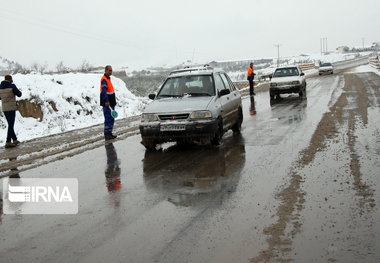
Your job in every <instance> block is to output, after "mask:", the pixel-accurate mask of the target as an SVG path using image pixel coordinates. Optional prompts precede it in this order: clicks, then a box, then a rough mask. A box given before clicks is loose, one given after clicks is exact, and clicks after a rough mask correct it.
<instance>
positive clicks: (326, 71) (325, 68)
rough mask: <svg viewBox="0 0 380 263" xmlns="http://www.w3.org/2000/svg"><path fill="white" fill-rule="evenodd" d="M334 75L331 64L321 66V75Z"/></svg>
mask: <svg viewBox="0 0 380 263" xmlns="http://www.w3.org/2000/svg"><path fill="white" fill-rule="evenodd" d="M323 74H334V70H333V66H332V64H331V63H322V64H320V66H319V75H323Z"/></svg>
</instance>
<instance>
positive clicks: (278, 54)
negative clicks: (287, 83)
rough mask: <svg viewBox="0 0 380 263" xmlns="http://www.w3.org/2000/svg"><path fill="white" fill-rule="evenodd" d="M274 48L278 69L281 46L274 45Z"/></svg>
mask: <svg viewBox="0 0 380 263" xmlns="http://www.w3.org/2000/svg"><path fill="white" fill-rule="evenodd" d="M274 46H275V47H277V67H279V65H280V47H281V45H280V44H277V45H274Z"/></svg>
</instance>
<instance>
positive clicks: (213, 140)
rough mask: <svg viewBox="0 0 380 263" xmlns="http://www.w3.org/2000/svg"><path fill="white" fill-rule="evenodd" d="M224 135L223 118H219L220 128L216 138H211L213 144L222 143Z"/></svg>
mask: <svg viewBox="0 0 380 263" xmlns="http://www.w3.org/2000/svg"><path fill="white" fill-rule="evenodd" d="M222 137H223V123H222V120H219V122H218V129H217V130H216V132H215V136H214V138H212V139H211V144H212V145H220V144H221V143H222Z"/></svg>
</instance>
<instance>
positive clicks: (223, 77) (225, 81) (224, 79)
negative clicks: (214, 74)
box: [220, 74, 233, 91]
mask: <svg viewBox="0 0 380 263" xmlns="http://www.w3.org/2000/svg"><path fill="white" fill-rule="evenodd" d="M220 76H221V77H222V80H223V83H224V86H225V87H226V88H227V89H229V90H230V91H233V90H232V87H231V85H230V83H229V82H228V80H227V77H226V75H225V74H220Z"/></svg>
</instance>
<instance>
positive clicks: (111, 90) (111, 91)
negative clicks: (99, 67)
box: [100, 75, 115, 95]
mask: <svg viewBox="0 0 380 263" xmlns="http://www.w3.org/2000/svg"><path fill="white" fill-rule="evenodd" d="M103 80H105V81H106V82H107V91H106V92H107V94H108V95H111V94H114V93H115V90H114V88H113V85H112V82H111V79H110V78H107V77H106V76H104V75H103V77H102V78H101V79H100V92H102V88H103V86H102V82H103Z"/></svg>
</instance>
